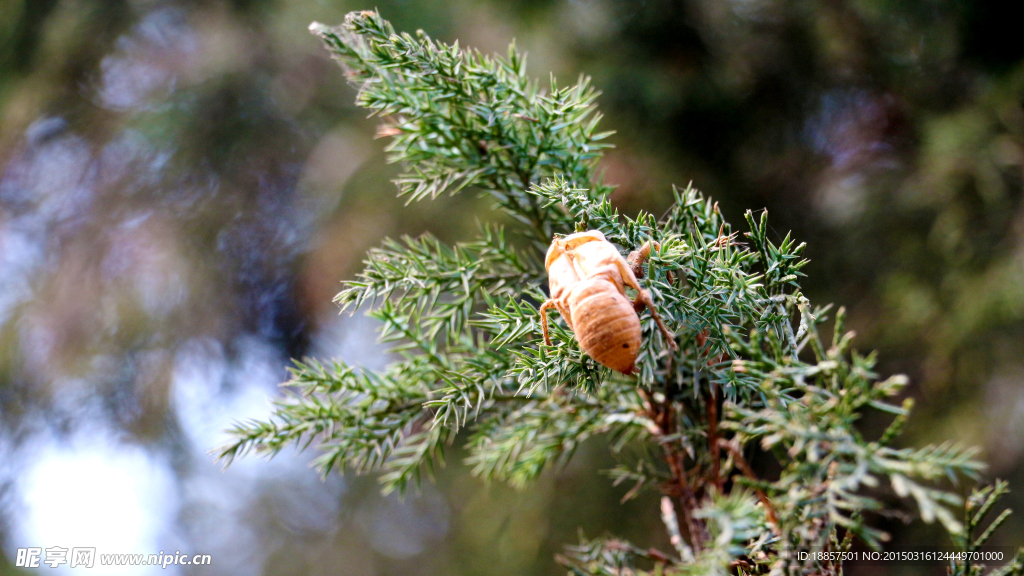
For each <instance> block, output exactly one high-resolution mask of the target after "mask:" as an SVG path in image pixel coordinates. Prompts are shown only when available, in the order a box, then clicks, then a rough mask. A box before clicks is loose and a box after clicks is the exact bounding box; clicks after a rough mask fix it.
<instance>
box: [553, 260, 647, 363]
mask: <svg viewBox="0 0 1024 576" xmlns="http://www.w3.org/2000/svg"><path fill="white" fill-rule="evenodd" d="M568 302H569V310H570V314H571V316H572V330H573V332H575V333H576V340H577V341H578V342H579V343H580V348H583V351H584V352H586V353H587V354H588V355H589V356H590V357H591V358H593V359H594V360H596V361H598V362H599V363H601V364H603V365H605V366H607V367H609V368H611V369H612V370H616V371H618V372H622V373H623V374H630V373H632V372H633V364H634V362H635V361H636V356H637V353H638V352H639V351H640V318H639V317H638V316H637V314H636V312H635V311H634V310H633V305H632V304H631V303H630V301H629V300H628V299H627V298H626V296H625V295H624V294H622V293H620V292H619V291H618V289H617V287H616V286H615V284H613V283H611V282H608V281H607V280H605V279H603V278H591V279H587V280H582V281H580V282H579V283H578V284H576V286H574V287H573V288H572V290H571V292H570V294H569V297H568Z"/></svg>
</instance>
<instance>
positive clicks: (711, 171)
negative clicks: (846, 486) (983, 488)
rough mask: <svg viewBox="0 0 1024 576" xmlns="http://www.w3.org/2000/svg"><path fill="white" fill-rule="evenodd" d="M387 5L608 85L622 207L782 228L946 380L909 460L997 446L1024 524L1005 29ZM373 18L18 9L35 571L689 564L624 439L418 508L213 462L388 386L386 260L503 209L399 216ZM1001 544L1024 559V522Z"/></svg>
mask: <svg viewBox="0 0 1024 576" xmlns="http://www.w3.org/2000/svg"><path fill="white" fill-rule="evenodd" d="M375 2H376V4H375V5H376V7H378V8H379V9H380V11H381V13H382V14H383V15H384V16H385V17H386V18H389V19H391V20H392V21H393V22H394V24H395V25H396V27H397V28H399V29H404V30H410V31H411V30H415V29H417V28H422V29H424V30H425V31H427V32H428V33H430V34H431V35H434V36H436V37H438V38H441V39H444V40H448V41H452V40H454V39H456V38H458V39H459V40H460V41H461V43H462V44H464V45H465V44H469V45H472V46H475V47H478V48H480V49H482V50H484V51H499V52H500V51H503V50H504V48H505V46H506V45H507V43H508V42H509V41H510V40H511V39H512V38H515V39H516V41H517V43H518V45H519V46H520V47H521V48H524V49H526V50H527V51H528V52H529V54H530V60H529V68H530V70H531V72H532V73H533V74H534V75H535V76H539V77H542V78H546V77H547V75H548V73H549V72H554V73H555V74H556V75H557V76H558V77H559V78H561V79H563V80H566V81H569V80H573V79H575V78H576V76H577V75H578V74H579V73H580V72H585V73H587V74H590V75H592V76H593V77H594V80H595V83H596V84H597V85H598V86H599V87H601V88H602V89H603V91H604V95H603V96H602V98H601V100H600V104H601V107H602V109H603V111H604V112H605V113H606V114H607V119H606V121H605V124H604V125H605V126H606V127H607V128H614V129H616V130H618V135H617V136H615V138H614V142H615V144H616V145H617V148H616V149H615V150H614V151H613V152H611V153H609V154H608V155H607V157H606V158H605V160H604V161H603V162H604V167H605V168H606V170H607V174H608V180H609V181H610V182H614V183H617V184H619V188H618V190H617V191H616V192H615V195H614V200H615V202H616V204H617V205H618V206H619V208H620V209H621V210H623V211H625V212H627V213H635V212H636V211H637V210H640V209H645V210H648V211H651V212H654V213H656V214H658V213H660V211H661V210H663V209H664V208H665V207H666V206H667V205H668V203H669V200H670V197H671V196H670V185H671V184H673V183H675V184H679V185H686V184H687V183H688V182H690V181H693V182H694V185H695V186H697V187H699V188H701V189H702V190H704V191H706V192H707V193H709V194H711V195H712V196H714V197H715V198H716V199H717V200H719V201H720V203H721V205H722V207H723V210H724V212H725V213H726V215H727V216H728V217H729V218H730V219H731V220H732V221H734V222H740V221H741V215H742V212H743V211H744V210H745V209H747V208H753V209H759V208H762V207H766V208H767V209H768V211H769V213H770V215H771V223H772V226H773V228H774V230H776V231H777V233H778V235H779V236H780V237H781V236H782V235H784V234H785V233H786V231H788V230H792V231H793V232H794V234H795V236H796V237H797V238H798V239H800V240H804V241H807V242H808V243H809V247H808V248H807V252H806V254H807V255H808V257H809V258H810V259H811V261H812V262H811V264H810V266H809V267H808V269H807V271H808V274H809V278H808V279H807V281H806V283H805V287H806V291H807V293H808V294H809V295H810V296H811V297H812V300H814V301H816V302H819V303H821V302H837V303H842V304H845V305H846V306H847V307H848V309H849V312H850V318H851V319H850V323H851V326H852V327H853V328H854V329H855V330H856V331H857V332H858V334H859V337H858V342H859V348H860V349H861V350H869V349H878V350H879V353H880V359H881V362H880V372H882V373H884V374H887V373H893V372H904V373H907V374H908V375H910V376H911V378H912V381H913V383H914V384H913V386H912V388H911V389H910V394H911V395H913V396H914V397H915V398H916V399H917V401H918V411H917V412H916V416H915V418H914V419H913V420H912V426H911V428H910V430H909V434H908V436H907V438H906V442H908V443H915V444H920V443H925V442H941V441H943V440H957V441H961V442H965V443H970V444H975V445H978V446H980V447H981V448H982V450H983V456H984V458H985V459H987V461H988V462H989V463H990V470H989V476H990V477H1002V478H1006V479H1008V480H1009V481H1010V482H1011V486H1012V487H1013V488H1015V489H1016V492H1015V494H1014V496H1013V497H1012V498H1011V501H1008V502H1007V504H1009V505H1011V506H1014V507H1016V508H1018V509H1024V506H1022V505H1021V504H1022V503H1024V208H1022V205H1021V194H1022V164H1024V42H1021V41H1020V26H1019V20H1017V19H1015V18H1014V17H1013V16H1012V14H1010V13H1006V12H1003V11H1001V9H999V6H1000V5H1001V4H1004V3H998V2H995V1H994V0H987V1H977V2H961V1H954V0H918V1H913V0H848V1H844V0H793V1H784V0H688V1H673V0H646V1H642V0H633V1H628V0H493V1H485V0H418V1H417V0H375ZM373 7H374V5H372V4H363V3H358V2H355V1H350V0H344V1H341V0H334V1H326V0H0V574H16V573H20V572H18V570H17V569H16V568H14V567H13V554H14V553H15V551H16V549H17V548H19V547H26V546H42V547H48V546H53V545H59V546H65V547H72V546H97V547H98V548H99V551H100V552H101V553H102V552H108V553H110V552H121V553H125V552H140V553H146V554H149V553H156V552H158V551H165V552H173V551H179V550H180V551H183V552H188V553H190V554H191V553H208V554H211V555H212V556H213V561H214V563H213V565H212V566H209V567H204V568H202V569H195V570H192V571H190V572H189V571H186V570H183V569H182V568H180V567H178V568H173V567H172V568H168V569H167V570H166V571H161V570H160V569H158V568H157V569H153V568H150V569H142V568H136V569H127V568H125V569H123V570H122V571H120V572H118V571H116V570H114V569H107V570H106V571H105V572H104V573H110V574H115V573H120V574H156V573H161V574H174V573H179V574H181V573H186V572H189V573H195V574H225V575H228V574H230V575H259V574H275V575H288V574H294V575H300V574H302V575H304V574H345V575H373V574H410V575H418V574H423V575H428V574H429V575H434V574H467V575H469V574H494V575H505V574H508V575H534V574H538V575H540V574H556V573H559V570H558V569H557V568H556V567H555V565H554V563H553V562H552V559H551V558H552V555H553V554H554V553H555V552H557V551H558V550H560V549H561V547H562V546H563V545H565V544H567V543H572V542H575V541H576V540H577V528H578V527H581V528H582V529H583V531H584V532H585V533H586V534H587V535H588V536H597V535H601V534H605V533H614V534H617V535H621V536H624V537H628V538H630V539H632V540H634V541H635V542H637V543H639V544H644V545H649V544H663V543H664V536H663V535H661V526H660V522H659V520H658V518H657V509H656V503H655V500H654V499H653V498H654V497H653V496H647V497H645V498H641V499H640V500H639V501H635V502H632V503H629V504H627V505H625V506H622V505H620V504H619V503H618V500H619V498H620V497H621V496H622V494H623V493H624V491H625V488H621V489H620V488H614V487H611V486H609V484H608V479H607V478H606V477H604V476H601V475H600V474H598V473H597V471H598V470H600V469H602V467H607V466H608V465H609V460H608V457H607V456H606V453H605V450H604V447H603V446H601V444H600V442H593V443H590V444H588V445H587V446H586V447H585V449H584V450H582V451H581V452H580V453H579V454H578V455H577V456H576V457H575V459H574V460H573V461H572V463H571V464H570V465H569V466H568V467H567V468H565V469H564V470H561V471H558V472H556V473H550V474H547V475H546V476H545V477H544V478H543V479H542V480H541V481H540V482H539V483H538V484H537V485H536V486H535V487H533V488H531V489H529V490H527V491H524V492H515V491H513V490H510V489H509V488H507V487H505V486H502V485H490V486H487V485H484V484H482V483H481V482H479V481H477V480H475V479H473V478H471V477H469V476H468V475H467V474H466V471H465V469H464V468H462V467H461V466H460V465H459V454H458V451H457V450H454V451H452V453H451V454H450V457H449V458H448V462H449V467H448V468H447V469H445V471H443V472H442V473H441V474H440V476H439V477H438V479H437V482H436V484H431V485H428V486H425V487H424V488H423V490H422V491H421V492H420V493H419V494H417V495H413V496H410V497H408V498H406V499H404V500H402V499H399V498H397V497H387V498H385V497H381V496H380V495H379V494H378V493H377V491H376V486H375V484H374V480H373V479H372V478H356V477H345V478H342V477H340V476H336V475H335V476H332V477H330V478H328V479H327V480H326V481H322V480H321V479H320V478H318V477H317V475H316V474H315V473H313V472H312V471H310V470H309V469H308V467H307V462H308V461H309V460H310V459H312V457H313V455H312V454H309V453H307V454H300V453H295V452H286V453H284V454H282V455H280V456H279V457H278V458H276V459H274V460H272V461H269V462H268V461H265V460H262V459H259V458H254V457H250V458H247V459H244V460H242V461H239V462H237V463H236V464H234V465H233V466H231V467H230V468H229V469H227V470H226V471H222V470H221V468H220V467H219V466H218V465H216V464H215V463H213V461H212V458H211V456H210V455H209V454H208V451H209V450H211V449H212V448H214V447H215V446H217V445H218V444H219V443H220V442H221V441H222V440H223V439H224V437H223V433H222V431H223V430H224V429H225V428H226V427H227V426H228V425H229V424H230V423H231V422H232V421H233V420H234V419H241V418H249V417H262V416H266V415H267V414H268V412H269V409H270V406H269V399H270V398H271V397H272V396H273V395H275V394H277V393H278V390H277V389H276V385H277V384H278V383H279V382H280V381H282V380H284V379H285V378H286V373H285V367H286V366H287V364H288V362H289V358H292V357H300V356H307V355H308V356H316V357H322V358H330V357H341V358H344V359H346V360H348V361H351V362H356V363H359V364H363V365H368V366H378V367H379V366H382V365H383V364H385V363H386V362H387V354H386V352H385V351H384V350H383V349H382V348H381V347H380V346H379V345H377V344H376V343H375V340H374V335H373V330H374V324H373V322H372V321H371V320H369V319H367V318H364V317H362V316H360V315H355V316H348V315H343V316H339V315H338V313H337V309H336V307H335V306H334V305H333V304H331V297H332V296H333V295H334V293H335V292H336V291H337V290H338V289H339V281H340V280H342V279H345V278H350V277H352V275H353V274H354V273H355V272H356V271H357V270H358V268H359V263H360V260H361V258H362V255H363V253H364V252H365V250H366V249H367V248H368V247H370V246H373V245H374V244H376V243H378V242H379V241H380V239H381V238H383V237H384V236H397V235H400V234H418V233H420V232H423V231H425V230H430V231H432V232H433V233H435V234H437V235H438V236H440V237H441V238H442V239H445V240H448V241H455V240H458V239H460V238H465V237H467V236H469V235H470V234H472V232H473V230H474V229H475V222H476V220H487V219H489V218H491V217H492V216H491V215H490V213H489V203H488V202H487V201H485V200H479V199H475V198H473V196H472V195H463V196H459V197H456V198H446V199H440V200H438V201H436V202H426V203H420V204H416V205H413V206H410V207H403V206H402V203H401V202H400V201H398V200H396V199H395V198H394V196H395V190H394V187H393V185H392V184H391V183H390V182H389V178H390V177H392V176H393V175H394V174H395V169H394V167H390V166H388V165H386V164H385V162H384V159H383V155H382V152H381V147H382V143H381V142H380V141H375V140H374V139H373V128H374V127H373V123H372V121H370V120H367V119H366V118H365V115H364V113H363V112H362V111H360V110H358V109H356V108H355V107H354V106H353V105H352V101H353V98H354V92H353V90H352V89H351V88H350V87H348V86H346V85H345V82H344V78H343V76H342V74H341V73H340V71H339V70H338V69H337V68H336V67H335V65H334V64H333V63H332V62H331V61H330V60H329V58H328V57H327V55H326V53H325V52H324V51H323V50H322V49H321V48H320V46H319V44H318V42H317V41H316V40H315V39H314V38H313V37H312V36H310V35H309V34H308V33H307V31H306V28H307V25H308V24H309V22H311V21H313V20H319V21H322V22H325V23H337V22H340V21H341V19H342V18H343V16H344V14H345V13H346V12H348V11H349V10H354V9H365V8H373ZM875 425H877V423H874V422H873V421H871V420H869V421H868V422H866V424H865V426H866V427H868V428H870V427H872V426H875ZM880 521H881V522H882V523H883V524H884V526H885V527H887V528H888V529H889V530H891V531H893V533H894V534H895V535H896V541H897V542H898V543H906V544H943V543H945V542H944V541H942V540H941V536H940V535H939V533H938V532H937V531H936V530H935V529H934V528H933V527H928V526H923V525H919V524H909V525H905V524H904V523H903V522H902V521H901V519H900V518H890V519H882V520H880ZM997 543H999V544H1024V516H1019V517H1018V518H1017V519H1016V520H1014V521H1011V523H1010V524H1009V525H1008V526H1007V527H1006V528H1005V529H1004V530H1003V532H1002V536H1001V537H1000V539H999V540H998V542H997ZM43 570H47V571H52V572H53V573H61V571H62V570H64V571H65V572H67V569H66V566H65V567H64V568H63V569H60V568H58V569H50V568H48V567H47V568H43ZM33 573H34V571H33ZM94 573H100V571H99V569H98V568H97V569H94ZM893 573H907V574H911V573H927V572H926V571H925V570H924V569H921V568H917V569H911V568H905V569H903V570H902V571H900V570H895V571H894V572H893Z"/></svg>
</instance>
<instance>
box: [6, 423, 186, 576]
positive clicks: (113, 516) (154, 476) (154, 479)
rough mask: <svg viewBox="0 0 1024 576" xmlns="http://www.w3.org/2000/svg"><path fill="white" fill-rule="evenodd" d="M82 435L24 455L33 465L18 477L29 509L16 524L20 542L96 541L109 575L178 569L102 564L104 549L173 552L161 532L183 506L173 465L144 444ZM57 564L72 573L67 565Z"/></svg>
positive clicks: (108, 551)
mask: <svg viewBox="0 0 1024 576" xmlns="http://www.w3.org/2000/svg"><path fill="white" fill-rule="evenodd" d="M76 440H77V441H76V442H74V443H73V444H72V445H70V446H68V445H61V444H58V443H56V442H48V443H44V444H42V445H37V446H39V447H38V448H37V449H36V450H35V451H33V452H31V453H27V454H26V453H24V452H23V453H22V457H23V458H24V460H25V461H26V465H27V469H26V471H25V474H24V475H23V476H22V477H21V478H20V479H19V493H20V496H21V500H22V504H23V506H24V513H23V514H22V515H21V516H20V518H21V522H20V523H18V524H19V525H16V527H15V530H16V534H17V538H16V542H15V546H16V547H30V546H33V547H42V548H44V549H45V548H48V547H51V546H60V547H62V548H68V549H70V548H73V547H95V548H96V566H95V569H99V570H98V571H102V573H104V574H156V573H160V574H165V575H170V574H174V573H176V569H175V568H171V567H168V569H167V570H162V569H161V568H159V567H155V566H148V567H127V566H121V567H117V566H103V567H102V568H100V566H99V556H100V555H102V554H128V553H136V554H146V555H149V554H157V553H159V552H161V551H164V552H168V551H169V552H170V553H172V554H173V553H174V552H175V551H174V550H165V549H164V548H162V547H161V544H160V542H161V540H163V538H162V536H163V535H162V534H161V530H162V529H163V527H164V526H166V525H167V523H168V521H169V520H171V515H172V513H173V512H174V511H176V510H177V507H178V506H177V497H176V494H175V490H174V486H173V482H172V479H171V474H170V471H169V470H168V468H167V467H166V466H165V465H163V464H161V463H158V462H156V461H154V460H153V459H152V458H151V457H150V456H149V455H147V454H146V453H145V452H144V451H143V450H142V449H140V448H137V447H132V446H126V445H119V444H117V443H114V442H112V441H110V440H108V439H106V438H103V437H100V436H94V437H90V438H88V439H82V438H77V439H76ZM43 557H44V559H45V553H44V556H43ZM47 568H48V567H47ZM58 569H61V570H65V571H69V572H73V571H72V570H71V569H70V568H69V566H68V565H67V564H64V565H61V566H58Z"/></svg>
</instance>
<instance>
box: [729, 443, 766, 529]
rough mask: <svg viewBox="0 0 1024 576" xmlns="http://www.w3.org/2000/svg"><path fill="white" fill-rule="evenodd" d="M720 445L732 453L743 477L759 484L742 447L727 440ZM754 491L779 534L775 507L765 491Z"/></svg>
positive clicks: (757, 489) (755, 488)
mask: <svg viewBox="0 0 1024 576" xmlns="http://www.w3.org/2000/svg"><path fill="white" fill-rule="evenodd" d="M718 445H719V446H721V447H722V448H725V449H726V450H728V451H729V452H731V453H732V456H733V459H734V460H735V461H736V467H737V468H739V469H740V471H741V472H743V475H744V476H746V477H747V478H749V479H750V480H752V481H754V482H759V481H760V479H759V478H758V477H757V474H754V469H753V468H751V467H750V464H748V463H747V459H746V458H744V457H743V451H741V450H740V447H739V446H738V445H737V444H736V443H734V442H729V441H727V440H726V439H724V438H722V439H719V441H718ZM754 491H755V492H756V493H757V497H758V498H759V499H760V500H761V505H763V506H764V510H765V515H766V516H767V517H768V522H770V523H771V525H772V527H773V528H775V532H776V533H778V532H779V517H778V516H777V515H776V514H775V507H774V506H772V501H771V500H769V499H768V495H767V494H765V492H764V490H761V489H760V488H758V487H756V486H755V487H754Z"/></svg>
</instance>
